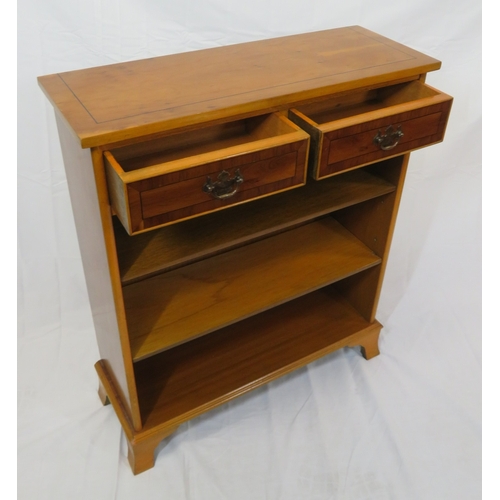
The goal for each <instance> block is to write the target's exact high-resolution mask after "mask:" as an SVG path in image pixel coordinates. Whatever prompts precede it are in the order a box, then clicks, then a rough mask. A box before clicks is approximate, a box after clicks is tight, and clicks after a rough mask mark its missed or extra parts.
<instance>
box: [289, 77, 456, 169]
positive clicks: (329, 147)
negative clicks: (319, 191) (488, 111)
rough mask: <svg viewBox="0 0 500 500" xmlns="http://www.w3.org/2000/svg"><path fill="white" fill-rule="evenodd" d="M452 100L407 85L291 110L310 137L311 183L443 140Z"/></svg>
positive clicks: (418, 83) (429, 89)
mask: <svg viewBox="0 0 500 500" xmlns="http://www.w3.org/2000/svg"><path fill="white" fill-rule="evenodd" d="M452 101H453V99H452V97H450V96H448V95H446V94H443V93H442V92H440V91H439V90H436V89H434V88H432V87H429V86H427V85H425V84H423V83H422V82H421V81H418V80H417V81H412V82H408V83H402V84H398V85H392V86H389V87H384V88H379V89H373V90H368V91H363V92H357V93H353V94H349V95H344V96H340V97H335V98H333V99H329V100H325V101H321V102H316V103H313V104H309V105H305V106H301V107H298V108H295V109H291V110H290V112H289V117H290V119H291V120H292V121H293V122H295V123H296V124H298V125H299V126H300V127H301V128H303V129H304V130H306V131H307V132H308V133H309V134H310V135H311V158H310V161H309V163H310V174H311V176H312V177H313V178H315V179H321V178H324V177H329V176H331V175H335V174H337V173H339V172H342V171H345V170H350V169H352V168H355V167H359V166H362V165H366V164H368V163H372V162H375V161H378V160H380V159H383V158H388V157H390V156H395V155H399V154H402V153H406V152H408V151H412V150H414V149H418V148H421V147H424V146H428V145H430V144H434V143H436V142H440V141H442V140H443V137H444V133H445V129H446V124H447V121H448V116H449V113H450V109H451V103H452Z"/></svg>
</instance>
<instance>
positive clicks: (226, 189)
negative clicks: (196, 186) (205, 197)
mask: <svg viewBox="0 0 500 500" xmlns="http://www.w3.org/2000/svg"><path fill="white" fill-rule="evenodd" d="M243 181H244V179H243V176H242V175H241V172H240V169H238V170H236V172H235V173H234V177H233V178H232V179H231V174H230V173H229V172H227V171H226V170H223V171H222V172H221V173H220V174H219V175H218V176H217V180H216V181H215V182H212V179H211V178H210V177H207V182H205V184H204V185H203V191H204V192H205V193H208V194H210V195H212V196H213V197H214V198H217V199H218V200H224V199H226V198H230V197H231V196H234V195H235V194H236V191H238V187H239V185H240V184H241V183H242V182H243Z"/></svg>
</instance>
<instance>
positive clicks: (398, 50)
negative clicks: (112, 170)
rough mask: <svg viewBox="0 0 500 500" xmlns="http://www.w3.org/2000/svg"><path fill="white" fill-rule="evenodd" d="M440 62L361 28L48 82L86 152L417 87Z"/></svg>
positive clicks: (85, 72)
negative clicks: (343, 97) (344, 96)
mask: <svg viewBox="0 0 500 500" xmlns="http://www.w3.org/2000/svg"><path fill="white" fill-rule="evenodd" d="M439 67H440V62H439V61H437V60H436V59H433V58H432V57H428V56H426V55H424V54H422V53H420V52H417V51H415V50H412V49H410V48H408V47H406V46H404V45H401V44H399V43H396V42H394V41H392V40H389V39H387V38H385V37H382V36H380V35H377V34H376V33H373V32H371V31H368V30H366V29H364V28H361V27H358V26H353V27H348V28H339V29H333V30H327V31H319V32H313V33H306V34H302V35H292V36H287V37H281V38H273V39H270V40H262V41H257V42H249V43H243V44H238V45H230V46H226V47H218V48H213V49H205V50H198V51H194V52H186V53H182V54H174V55H169V56H163V57H155V58H152V59H144V60H140V61H132V62H127V63H119V64H112V65H109V66H100V67H96V68H90V69H83V70H77V71H70V72H66V73H58V74H54V75H48V76H42V77H40V78H39V79H38V80H39V84H40V86H41V87H42V89H43V90H44V92H45V94H46V95H47V97H48V98H49V99H50V101H51V102H52V104H53V105H54V106H55V108H56V109H57V110H58V111H59V112H60V113H61V114H62V116H63V117H64V119H65V120H66V122H67V123H68V124H69V126H70V127H71V129H72V130H73V131H74V132H75V133H76V135H77V137H78V139H79V140H80V143H81V145H82V147H93V146H101V145H106V144H109V143H112V142H117V141H122V140H127V139H132V138H136V137H140V136H143V135H151V134H156V133H161V132H162V131H167V130H172V129H175V128H182V127H191V126H196V125H199V124H201V123H205V122H209V121H225V120H227V119H229V118H230V117H236V116H245V115H246V116H251V115H255V114H260V113H265V112H268V111H273V110H277V109H280V108H285V107H288V106H290V105H293V104H295V103H300V102H304V101H307V100H313V99H315V98H320V97H322V96H326V95H328V94H332V93H335V92H345V91H349V90H354V89H357V88H364V87H370V86H377V85H381V84H383V83H384V82H390V81H396V80H398V79H399V80H403V79H411V78H412V77H413V78H416V77H418V75H419V74H421V73H426V72H428V71H433V70H436V69H439Z"/></svg>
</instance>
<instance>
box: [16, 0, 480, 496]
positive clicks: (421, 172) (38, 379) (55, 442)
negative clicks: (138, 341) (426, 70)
mask: <svg viewBox="0 0 500 500" xmlns="http://www.w3.org/2000/svg"><path fill="white" fill-rule="evenodd" d="M18 5H19V39H18V53H19V86H18V89H19V90H18V92H19V94H18V97H19V105H18V113H19V114H18V123H19V139H18V143H19V148H18V149H19V153H18V155H19V156H18V162H19V168H18V173H19V178H18V193H19V194H18V202H19V212H18V225H19V231H18V252H19V253H18V255H19V292H18V293H19V319H20V321H19V325H20V326H19V357H18V372H19V376H18V432H19V441H18V444H19V448H18V454H19V457H18V470H19V486H18V488H19V498H21V499H23V500H35V499H36V500H45V499H46V500H59V499H61V500H69V499H71V500H89V499H92V500H101V499H103V500H105V499H106V500H107V499H119V500H125V499H137V498H143V499H148V500H156V499H167V498H168V499H171V500H183V499H189V500H212V499H213V500H222V499H224V500H225V499H227V500H258V499H267V500H275V499H276V500H278V499H280V500H294V499H297V500H313V499H318V500H326V499H334V500H336V499H349V500H358V499H366V500H379V499H380V500H382V499H396V500H413V499H415V500H443V499H453V500H462V499H463V500H471V499H477V498H480V488H481V484H480V475H481V454H480V450H481V413H480V412H481V394H480V389H481V387H480V377H481V338H480V333H481V321H480V309H481V276H480V270H481V247H480V238H481V214H480V210H481V163H480V162H481V150H480V144H481V106H480V99H481V96H480V73H481V52H480V50H481V40H480V33H481V4H480V2H477V1H474V0H462V1H459V2H456V1H455V2H452V1H451V0H442V1H439V2H437V1H435V0H433V1H431V0H407V1H404V2H365V1H361V0H351V1H349V2H345V1H338V0H310V1H308V2H304V1H298V0H287V1H284V0H253V1H252V2H232V1H230V0H209V1H201V0H184V1H182V0H168V1H161V0H145V1H142V2H138V1H134V0H110V1H104V0H90V1H89V0H86V1H83V0H64V1H63V0H44V1H43V2H40V1H37V0H19V3H18ZM355 24H356V25H361V26H363V27H366V28H368V29H371V30H373V31H375V32H378V33H380V34H382V35H384V36H387V37H389V38H392V39H394V40H397V41H398V42H401V43H403V44H406V45H408V46H410V47H412V48H414V49H417V50H419V51H422V52H424V53H426V54H428V55H430V56H433V57H435V58H437V59H439V60H441V61H442V62H443V65H442V69H441V70H440V71H438V72H434V73H430V74H429V75H428V78H427V83H428V84H430V85H431V86H434V87H437V88H439V89H441V90H443V91H444V92H446V93H448V94H451V95H453V96H454V98H455V101H454V105H453V109H452V113H451V117H450V122H449V125H448V130H447V135H446V138H445V141H444V142H443V143H442V144H439V145H436V146H432V147H430V148H427V149H423V150H420V151H417V152H415V153H413V154H412V158H411V162H410V169H409V173H408V177H407V181H406V185H405V190H404V193H403V199H402V204H401V208H400V213H399V217H398V222H397V225H396V230H395V234H394V240H393V245H392V250H391V256H390V260H389V264H388V268H387V273H386V279H385V284H384V287H383V290H382V296H381V300H380V305H379V311H378V315H377V317H378V319H379V321H380V322H381V323H383V324H384V329H383V331H382V335H381V342H380V350H381V355H380V356H378V357H377V358H374V359H373V360H371V361H369V362H366V361H365V360H364V359H363V358H362V357H361V356H360V355H359V353H358V352H356V351H355V350H349V349H345V350H341V351H338V352H336V353H334V354H332V355H330V356H328V357H326V358H324V359H322V360H320V361H318V362H315V363H313V364H311V365H309V366H308V367H306V368H304V369H301V370H299V371H298V372H296V373H294V374H291V375H289V376H287V377H284V378H282V379H280V380H277V381H275V382H273V383H271V384H269V385H267V386H264V387H262V388H260V389H258V390H256V391H254V392H252V393H250V394H248V395H246V396H243V397H242V398H240V399H238V400H235V401H234V402H231V403H229V404H226V405H224V406H222V407H220V408H218V409H217V410H214V411H212V412H210V413H208V414H206V415H204V416H202V417H199V418H196V419H194V420H193V421H191V422H189V423H186V424H184V425H182V426H181V427H180V428H179V429H178V431H177V432H176V433H175V434H174V435H173V437H172V438H171V439H170V440H167V441H166V442H165V444H162V445H161V446H160V447H159V450H158V456H157V459H156V466H155V467H154V468H153V469H152V470H150V471H147V472H145V473H143V474H141V475H139V476H135V477H134V476H133V475H132V472H131V470H130V467H129V465H128V463H127V459H126V443H125V440H124V437H123V435H122V431H121V427H120V425H119V423H118V420H117V418H116V416H115V414H114V413H113V410H112V408H111V407H110V406H107V407H102V406H101V403H100V401H99V399H98V397H97V391H96V389H97V377H96V374H95V371H94V368H93V364H94V363H95V361H97V360H98V358H99V355H98V350H97V345H96V341H95V336H94V332H93V325H92V318H91V316H90V309H89V304H88V298H87V292H86V288H85V281H84V277H83V270H82V265H81V261H80V255H79V249H78V243H77V240H76V233H75V229H74V223H73V216H72V211H71V206H70V201H69V195H68V189H67V183H66V177H65V173H64V168H63V164H62V158H61V152H60V147H59V142H58V137H57V132H56V128H55V120H54V115H53V110H52V107H51V105H50V104H49V103H48V101H47V99H46V98H45V96H44V95H43V94H42V92H41V90H40V89H39V88H38V86H37V82H36V77H37V76H39V75H44V74H50V73H56V72H63V71H68V70H73V69H79V68H86V67H91V66H97V65H105V64H109V63H114V62H121V61H129V60H134V59H142V58H146V57H153V56H158V55H165V54H170V53H176V52H184V51H190V50H196V49H201V48H208V47H215V46H221V45H228V44H234V43H239V42H245V41H250V40H258V39H265V38H272V37H277V36H283V35H288V34H295V33H303V32H309V31H317V30H321V29H328V28H334V27H341V26H349V25H355ZM200 86H201V87H200V93H202V92H203V88H202V86H203V82H200Z"/></svg>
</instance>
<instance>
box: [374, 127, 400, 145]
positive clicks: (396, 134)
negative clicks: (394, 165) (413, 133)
mask: <svg viewBox="0 0 500 500" xmlns="http://www.w3.org/2000/svg"><path fill="white" fill-rule="evenodd" d="M403 136H404V134H403V131H402V130H401V125H399V126H398V128H397V129H395V128H394V127H393V126H392V125H389V126H388V127H387V128H386V129H385V132H384V133H382V132H380V130H379V131H378V132H377V135H376V136H375V137H374V138H373V142H374V143H375V144H377V145H378V147H379V148H380V149H382V150H384V151H388V150H389V149H392V148H395V147H396V146H397V145H398V144H399V139H401V137H403Z"/></svg>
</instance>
